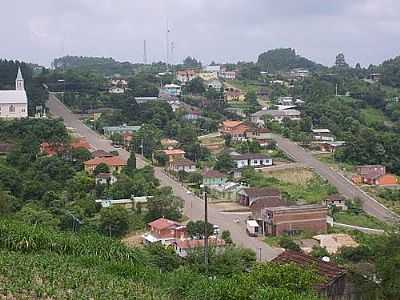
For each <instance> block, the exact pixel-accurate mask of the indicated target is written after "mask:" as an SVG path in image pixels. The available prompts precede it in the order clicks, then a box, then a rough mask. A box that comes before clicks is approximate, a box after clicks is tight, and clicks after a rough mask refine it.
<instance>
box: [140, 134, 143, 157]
mask: <svg viewBox="0 0 400 300" xmlns="http://www.w3.org/2000/svg"><path fill="white" fill-rule="evenodd" d="M140 148H142V156H143V157H144V149H143V148H144V147H143V138H142V144H141V145H140Z"/></svg>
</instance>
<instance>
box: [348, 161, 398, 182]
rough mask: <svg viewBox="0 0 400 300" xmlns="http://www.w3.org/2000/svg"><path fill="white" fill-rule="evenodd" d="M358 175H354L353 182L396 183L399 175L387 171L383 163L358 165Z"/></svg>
mask: <svg viewBox="0 0 400 300" xmlns="http://www.w3.org/2000/svg"><path fill="white" fill-rule="evenodd" d="M357 173H358V176H354V177H353V178H352V179H353V182H354V183H357V184H363V183H364V184H372V185H395V184H397V177H396V176H395V175H392V174H388V173H386V167H385V166H382V165H365V166H360V167H357Z"/></svg>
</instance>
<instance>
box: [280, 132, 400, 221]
mask: <svg viewBox="0 0 400 300" xmlns="http://www.w3.org/2000/svg"><path fill="white" fill-rule="evenodd" d="M273 139H274V140H275V141H276V142H277V146H278V147H279V148H280V149H281V150H282V151H283V152H285V153H286V154H287V155H288V156H289V157H290V158H292V159H294V160H295V161H297V162H299V163H302V164H304V165H306V166H308V167H311V168H312V169H314V170H315V172H317V173H318V174H319V175H320V176H322V177H324V178H326V179H327V180H328V181H329V183H330V184H332V185H333V186H335V187H336V188H337V190H338V192H339V193H341V194H343V195H344V196H346V197H347V198H350V199H356V198H358V199H360V200H361V202H362V206H363V209H364V211H365V212H366V213H368V214H370V215H372V216H374V217H376V218H378V219H379V220H382V221H385V222H390V223H391V222H394V221H398V216H397V215H396V214H394V213H393V212H392V211H390V210H389V209H387V208H386V207H384V206H383V205H382V204H380V203H379V202H378V201H376V200H375V199H374V198H372V197H371V196H369V195H367V194H366V193H365V192H364V191H362V190H361V189H360V188H359V187H358V186H356V185H354V184H353V183H352V182H351V181H349V180H348V179H347V178H345V177H344V176H343V175H341V174H339V173H338V172H335V171H333V170H332V169H331V168H329V166H327V165H325V164H324V163H322V162H320V161H319V160H318V159H316V158H315V157H313V156H312V154H311V153H310V152H308V151H306V150H304V148H302V147H300V146H299V145H297V144H296V143H294V142H292V141H290V140H288V139H286V138H283V137H281V136H279V135H273Z"/></svg>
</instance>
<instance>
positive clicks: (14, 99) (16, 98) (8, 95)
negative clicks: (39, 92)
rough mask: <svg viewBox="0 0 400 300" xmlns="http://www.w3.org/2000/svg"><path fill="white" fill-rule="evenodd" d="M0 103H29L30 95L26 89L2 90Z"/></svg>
mask: <svg viewBox="0 0 400 300" xmlns="http://www.w3.org/2000/svg"><path fill="white" fill-rule="evenodd" d="M0 103H2V104H27V103H28V97H27V96H26V92H25V91H24V90H22V91H21V90H18V91H16V90H7V91H0Z"/></svg>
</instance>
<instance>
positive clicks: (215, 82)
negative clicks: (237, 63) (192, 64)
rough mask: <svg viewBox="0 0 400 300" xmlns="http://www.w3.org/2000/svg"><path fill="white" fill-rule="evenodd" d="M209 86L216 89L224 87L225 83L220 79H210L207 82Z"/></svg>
mask: <svg viewBox="0 0 400 300" xmlns="http://www.w3.org/2000/svg"><path fill="white" fill-rule="evenodd" d="M206 85H207V88H213V89H214V90H216V91H219V90H220V89H222V87H223V85H222V82H221V81H219V80H210V81H207V82H206Z"/></svg>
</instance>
